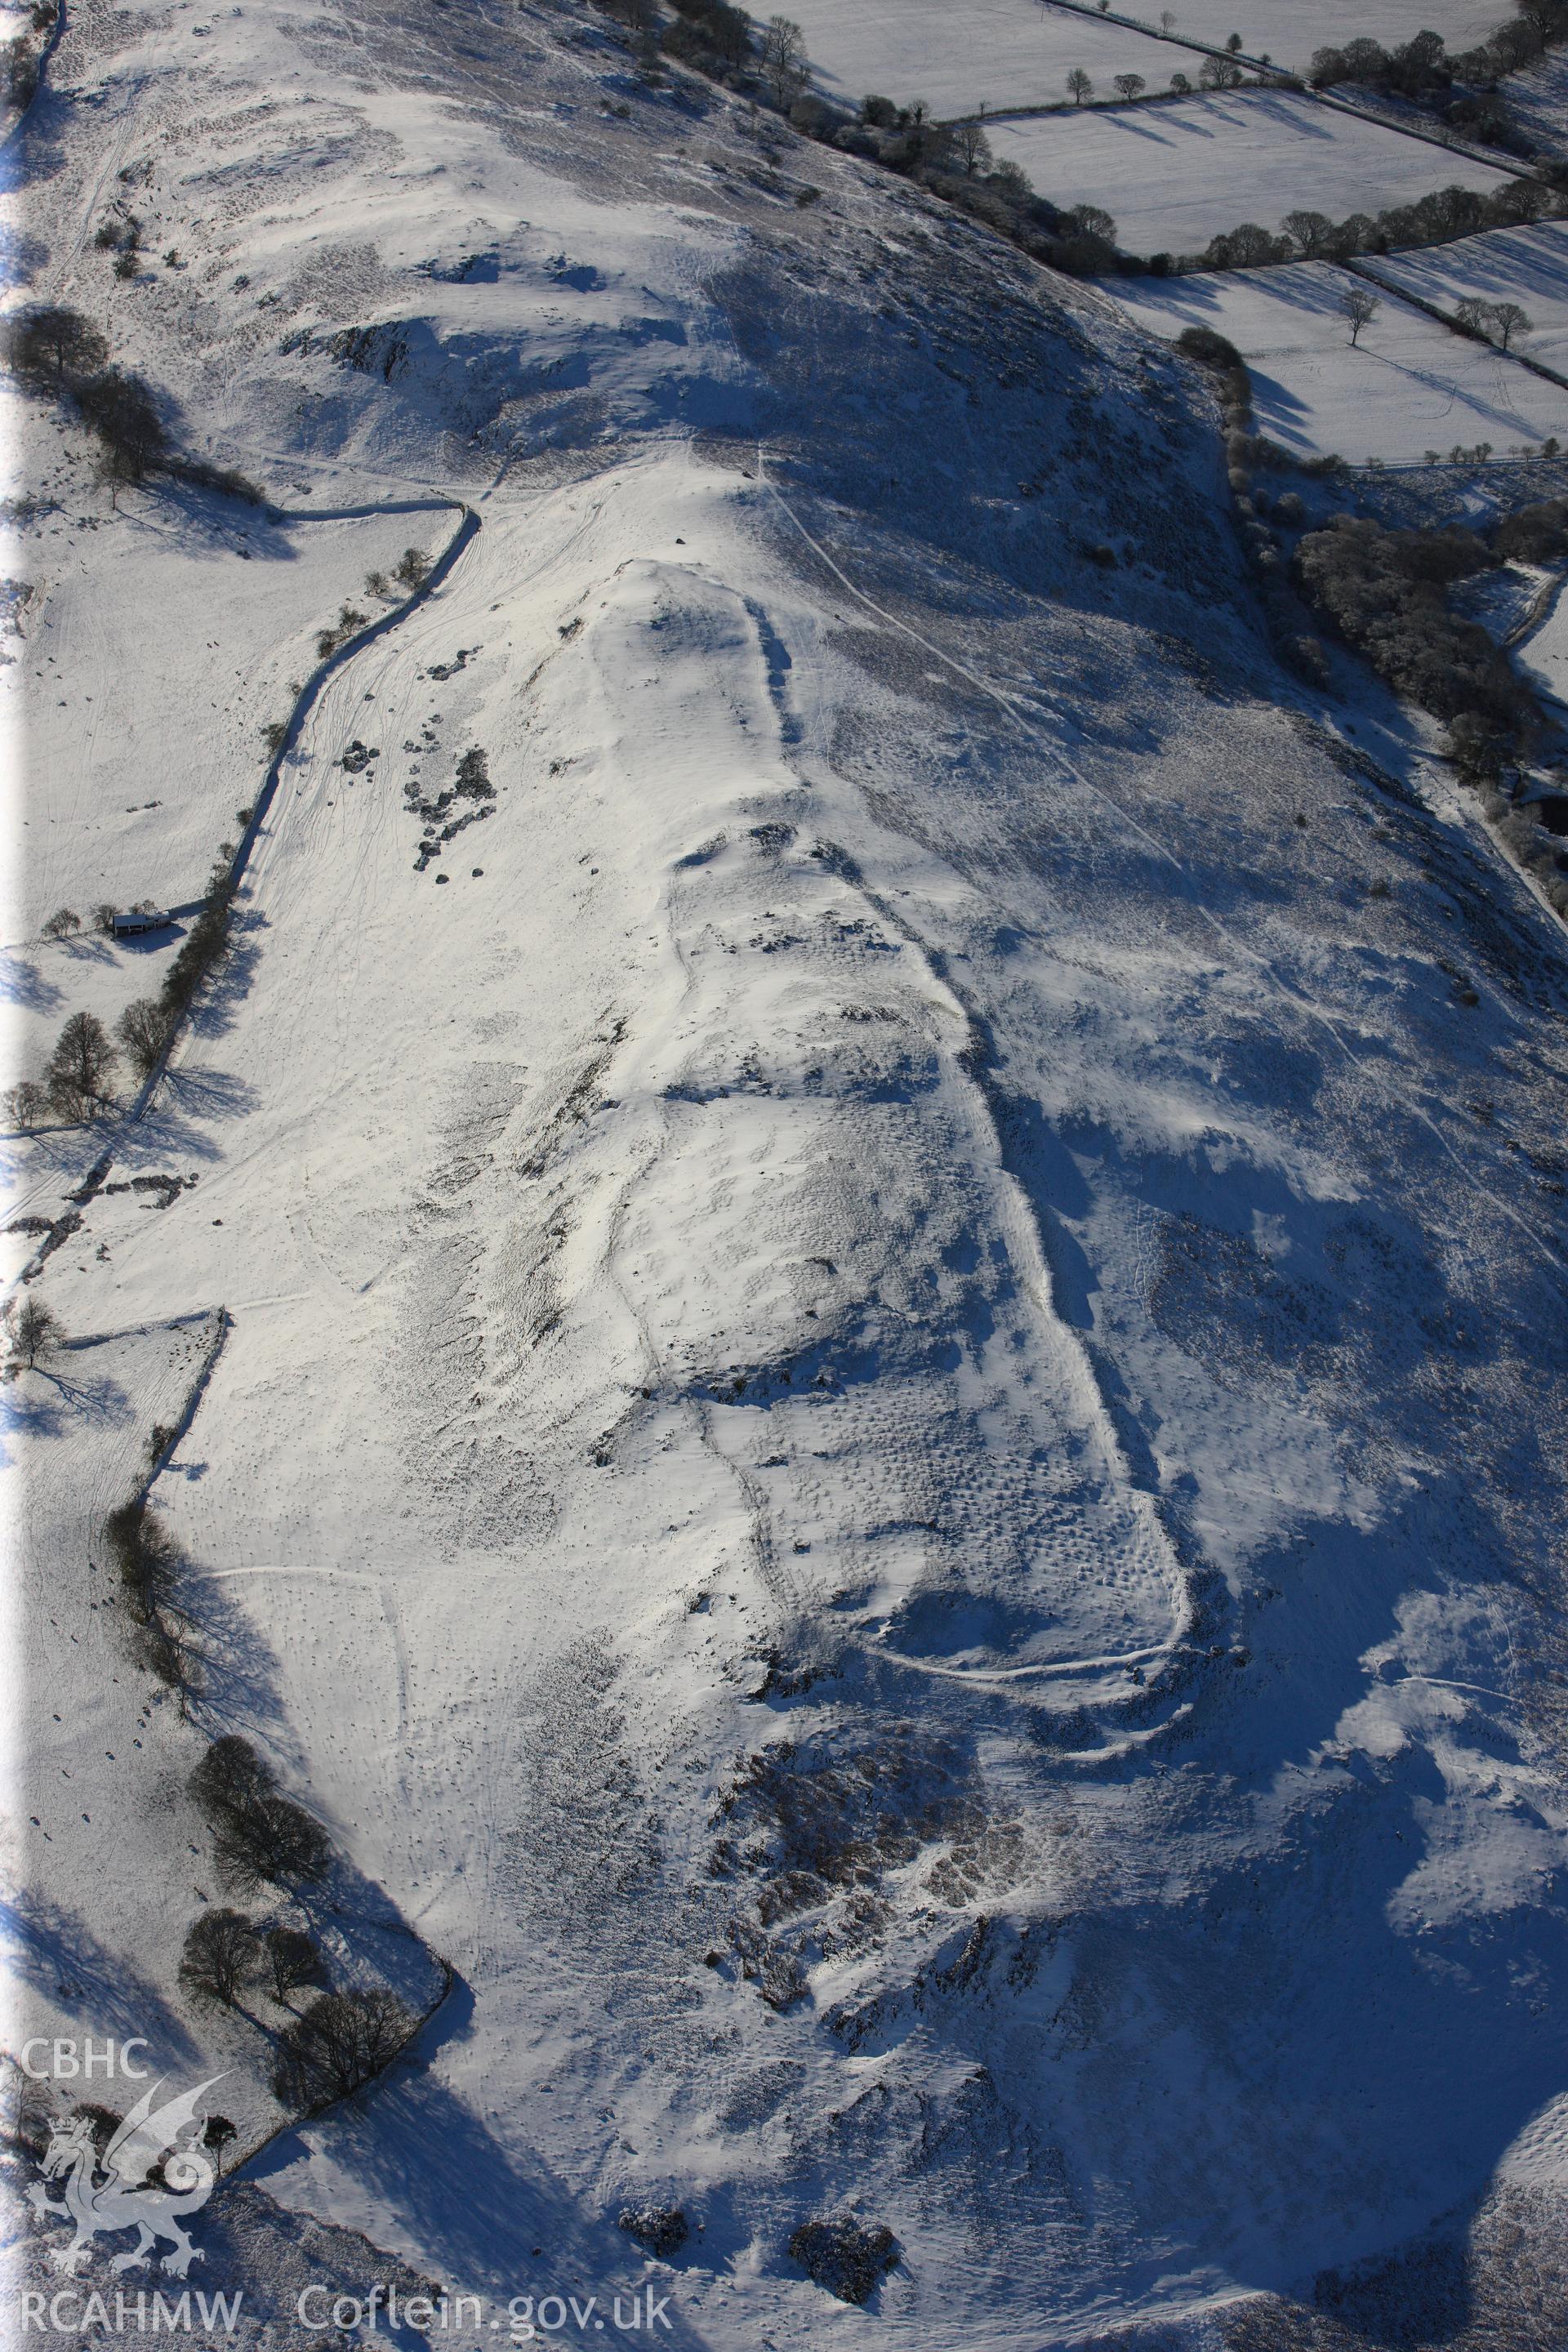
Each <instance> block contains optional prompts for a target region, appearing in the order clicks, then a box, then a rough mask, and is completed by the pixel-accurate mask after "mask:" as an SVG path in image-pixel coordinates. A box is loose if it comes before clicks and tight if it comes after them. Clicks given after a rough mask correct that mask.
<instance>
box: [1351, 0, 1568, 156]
mask: <svg viewBox="0 0 1568 2352" xmlns="http://www.w3.org/2000/svg"><path fill="white" fill-rule="evenodd" d="M1564 40H1568V0H1514V13H1513V15H1512V16H1511V17H1510V18H1509V19H1508V20H1507V21H1506V22H1505V23H1503V24H1501V25H1499V26H1497V27H1496V28H1495V29H1494V30H1493V31H1492V32H1491V33H1490V34H1489V35H1488V37H1487V38H1486V39H1485V40H1484V41H1482V42H1480V43H1479V44H1478V45H1477V47H1474V48H1470V49H1462V50H1459V51H1458V52H1457V53H1456V54H1455V55H1453V56H1450V55H1449V54H1448V51H1447V47H1446V45H1445V43H1444V40H1443V37H1442V35H1441V34H1440V33H1432V32H1420V33H1417V34H1416V35H1415V37H1414V38H1413V39H1411V40H1408V41H1406V42H1405V43H1404V44H1403V45H1402V46H1401V47H1397V48H1394V49H1385V48H1384V47H1383V44H1382V43H1381V42H1380V41H1374V40H1370V39H1367V38H1364V37H1363V38H1361V39H1358V40H1353V41H1347V42H1345V43H1344V44H1343V46H1342V47H1328V48H1321V49H1318V50H1316V51H1315V52H1314V54H1313V57H1312V62H1311V65H1310V68H1308V79H1309V80H1310V82H1311V84H1312V87H1313V88H1314V89H1332V88H1334V87H1335V86H1336V85H1342V84H1346V83H1352V84H1358V85H1359V86H1360V87H1362V88H1363V89H1375V90H1378V91H1380V92H1382V93H1383V94H1384V96H1385V97H1389V98H1396V99H1401V100H1405V102H1406V103H1407V104H1410V105H1415V106H1418V107H1420V108H1422V109H1423V110H1425V111H1426V112H1427V113H1429V114H1431V115H1432V116H1433V117H1434V119H1435V120H1436V121H1440V122H1444V123H1447V125H1449V127H1450V128H1452V129H1453V130H1455V131H1461V132H1463V133H1464V134H1465V135H1466V136H1467V137H1469V138H1472V139H1479V140H1484V141H1485V142H1488V144H1489V145H1492V146H1498V147H1505V148H1512V149H1515V150H1517V151H1518V152H1521V153H1529V152H1531V148H1530V145H1529V142H1528V141H1526V140H1525V139H1524V138H1523V137H1522V135H1521V132H1520V131H1519V129H1518V127H1517V125H1516V124H1515V123H1514V122H1513V121H1512V119H1511V117H1510V114H1509V111H1508V108H1507V105H1506V103H1505V102H1504V100H1503V99H1502V97H1501V95H1500V92H1499V89H1498V84H1499V83H1500V81H1501V80H1502V79H1503V78H1504V77H1505V76H1506V75H1508V74H1510V73H1516V72H1518V70H1519V69H1520V68H1521V66H1528V65H1531V64H1532V63H1533V62H1534V60H1535V59H1536V58H1539V57H1541V56H1542V55H1543V54H1544V53H1545V51H1546V50H1547V49H1548V48H1550V47H1552V45H1553V44H1555V43H1558V42H1561V41H1564Z"/></svg>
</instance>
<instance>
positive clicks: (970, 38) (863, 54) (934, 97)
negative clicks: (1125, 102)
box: [795, 0, 1196, 115]
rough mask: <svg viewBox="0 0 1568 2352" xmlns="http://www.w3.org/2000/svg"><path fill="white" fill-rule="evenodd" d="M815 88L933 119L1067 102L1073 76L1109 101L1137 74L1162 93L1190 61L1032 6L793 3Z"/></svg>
mask: <svg viewBox="0 0 1568 2352" xmlns="http://www.w3.org/2000/svg"><path fill="white" fill-rule="evenodd" d="M795 16H796V19H797V21H798V23H799V24H800V26H801V28H802V30H803V31H804V33H805V45H806V49H807V51H808V53H809V55H810V58H811V61H812V64H813V66H814V67H815V68H816V78H817V80H818V81H819V83H820V84H821V86H822V88H823V89H825V90H826V92H827V93H828V94H829V96H831V97H834V98H838V99H843V100H849V101H854V102H855V103H858V101H859V100H861V99H862V98H864V97H865V96H866V94H867V92H868V91H869V90H876V91H878V92H879V93H880V94H881V95H882V96H884V97H887V98H892V99H896V100H898V102H899V103H900V105H903V104H906V103H907V102H908V100H910V99H913V98H923V99H924V100H926V102H927V104H928V105H929V106H930V107H931V110H932V111H933V113H936V114H939V115H954V114H973V113H974V112H975V111H976V110H978V109H979V108H980V107H981V106H985V107H987V108H991V107H999V106H1008V105H1013V106H1041V105H1045V104H1047V102H1048V101H1050V100H1054V99H1064V98H1066V96H1067V94H1068V93H1067V78H1068V74H1069V73H1070V72H1071V71H1072V69H1073V68H1074V67H1075V66H1080V67H1081V68H1083V70H1084V71H1085V72H1086V73H1087V74H1089V76H1090V77H1091V78H1092V79H1093V80H1094V82H1095V83H1096V85H1097V87H1100V88H1102V89H1104V91H1105V93H1106V94H1107V95H1108V96H1109V95H1110V80H1111V76H1112V75H1113V74H1119V73H1135V74H1142V76H1143V79H1144V80H1145V81H1147V82H1148V83H1150V84H1151V86H1160V87H1163V85H1164V84H1165V83H1166V82H1168V81H1169V79H1170V78H1171V75H1172V74H1173V72H1174V71H1176V70H1177V69H1178V68H1181V67H1182V66H1183V65H1184V63H1188V64H1194V65H1195V63H1196V60H1195V59H1194V58H1192V54H1191V52H1190V51H1182V50H1179V49H1176V48H1173V47H1171V46H1170V45H1169V44H1168V43H1166V42H1163V41H1159V40H1154V39H1152V38H1150V37H1149V36H1147V35H1146V34H1143V33H1140V32H1135V31H1133V30H1132V29H1131V27H1130V26H1126V25H1116V24H1109V23H1104V22H1101V21H1100V19H1098V18H1095V17H1090V16H1075V15H1073V14H1072V13H1071V12H1070V11H1068V10H1067V9H1065V8H1051V7H1041V6H1040V5H1038V0H974V5H973V7H969V8H964V9H962V10H955V9H953V8H951V7H947V6H945V5H942V0H912V5H911V0H862V5H858V6H856V7H853V8H847V7H845V6H844V5H842V0H801V5H800V6H799V7H798V8H797V9H796V10H795Z"/></svg>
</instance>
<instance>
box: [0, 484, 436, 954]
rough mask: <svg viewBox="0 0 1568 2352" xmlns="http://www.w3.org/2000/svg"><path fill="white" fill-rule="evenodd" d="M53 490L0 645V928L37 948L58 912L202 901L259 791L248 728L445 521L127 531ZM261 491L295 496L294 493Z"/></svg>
mask: <svg viewBox="0 0 1568 2352" xmlns="http://www.w3.org/2000/svg"><path fill="white" fill-rule="evenodd" d="M57 480H58V489H59V490H60V491H64V492H65V493H66V495H65V499H64V501H63V504H62V505H61V506H56V505H53V504H51V505H50V507H49V508H48V509H47V510H45V511H43V512H42V513H40V514H39V516H38V517H37V520H36V521H35V522H33V523H32V524H31V525H30V526H28V527H26V528H24V529H23V530H21V531H19V532H18V533H17V535H16V541H15V551H16V553H15V559H14V560H15V562H17V563H19V564H20V565H21V566H22V567H23V568H24V570H25V572H26V578H27V580H28V583H29V584H30V585H31V586H32V588H33V591H34V593H33V596H32V598H31V600H30V602H29V604H28V606H27V609H26V645H25V647H24V646H22V645H21V644H19V642H18V641H17V640H16V639H12V640H11V651H12V652H13V654H15V655H16V660H15V661H14V662H13V663H12V665H11V666H10V667H8V668H6V669H5V670H4V671H0V692H4V694H5V698H6V703H5V705H0V724H4V725H5V727H6V730H7V733H8V737H9V740H10V741H11V743H12V745H13V748H14V752H15V756H14V758H13V759H12V760H11V761H9V762H8V763H7V782H6V787H5V800H4V803H0V808H3V818H0V821H3V822H4V824H5V832H6V835H7V837H8V838H9V839H12V840H18V839H19V840H20V841H21V843H22V845H23V847H24V850H25V855H24V856H22V857H20V858H18V859H17V860H16V861H15V862H14V864H13V865H12V866H11V868H10V871H9V874H8V877H7V887H8V891H9V893H10V894H11V895H10V896H9V899H8V903H7V905H6V908H5V916H4V928H5V938H6V940H7V941H9V942H11V943H13V945H14V946H15V945H16V944H19V943H21V942H32V943H33V946H34V948H35V950H36V948H37V931H38V926H39V924H40V923H41V922H43V921H44V919H46V918H47V916H48V915H50V914H51V913H52V912H53V911H54V909H55V908H57V907H61V906H68V907H71V908H74V909H75V910H76V912H77V913H79V915H81V916H82V917H83V918H84V919H85V918H86V916H87V915H88V912H89V908H91V907H93V906H94V905H95V904H97V903H98V902H99V901H100V900H102V901H110V902H112V903H113V904H114V905H115V906H119V907H130V906H134V905H135V904H136V903H137V902H138V901H139V900H141V899H142V898H152V899H153V900H154V901H155V902H156V904H157V905H159V906H161V907H169V906H176V905H179V904H181V903H182V902H184V901H185V900H188V899H191V898H196V897H199V895H200V893H201V890H202V888H203V887H204V885H205V880H206V875H207V869H208V867H209V866H211V864H212V861H213V856H214V854H215V852H216V849H217V846H218V844H219V843H220V842H221V841H223V840H226V839H229V840H232V839H234V838H235V837H236V832H237V828H236V825H235V821H234V819H235V811H236V810H237V808H241V807H244V806H246V805H247V804H248V803H250V802H251V801H253V800H254V799H255V797H256V793H257V788H258V785H259V783H260V781H261V776H262V772H263V771H264V769H265V767H266V764H267V751H266V746H265V744H264V742H263V740H262V735H261V730H262V727H263V726H264V725H265V724H266V723H267V722H268V720H269V719H281V718H285V717H286V716H287V715H288V711H289V704H290V702H291V700H292V696H291V695H290V693H289V685H290V682H291V681H292V682H294V683H295V685H296V690H297V685H298V682H299V681H300V680H302V679H303V678H304V677H307V676H308V675H309V673H310V670H311V669H312V668H313V667H314V666H315V661H316V652H315V642H316V636H317V633H318V631H320V630H321V628H323V627H325V626H327V625H329V624H331V622H333V621H335V620H336V618H337V615H338V613H339V611H340V609H341V607H342V604H343V603H344V601H345V600H347V601H349V602H351V603H353V604H354V607H355V609H356V610H359V611H362V612H365V613H367V614H372V615H374V614H375V613H377V612H379V611H382V610H384V609H385V607H384V605H382V604H378V603H377V602H376V600H374V598H368V597H367V596H366V595H365V593H364V579H365V574H366V573H367V572H371V571H382V572H386V571H390V569H391V568H392V567H393V566H394V565H395V563H396V562H397V561H398V559H399V557H400V556H401V555H402V553H403V551H404V549H405V547H407V546H409V545H410V544H413V545H416V546H418V547H419V548H421V550H427V549H430V548H432V547H434V546H436V545H437V544H439V543H440V541H442V540H444V539H445V538H446V537H447V534H448V532H449V529H450V517H449V516H447V514H445V513H442V512H437V513H435V514H432V513H430V512H429V511H418V510H415V511H412V512H410V513H407V514H404V515H386V516H379V517H370V518H363V519H360V518H356V519H354V520H344V521H324V520H323V521H317V520H309V521H306V520H299V521H281V522H277V521H273V520H269V519H268V516H267V515H266V514H265V513H262V512H258V510H256V509H251V508H247V507H246V506H244V505H242V504H240V503H238V502H237V501H234V500H215V499H208V498H205V497H194V496H193V497H186V498H179V499H170V500H167V501H164V502H161V503H160V504H159V505H158V506H155V507H153V506H149V505H147V503H146V502H145V501H142V502H141V504H142V511H134V510H132V512H130V513H128V514H127V516H126V518H125V520H124V522H123V523H122V524H121V523H120V522H119V521H117V520H104V519H102V518H100V517H99V516H97V515H84V514H80V513H73V512H72V511H71V500H70V498H69V493H68V490H67V487H66V483H65V481H64V480H63V479H58V478H54V477H52V476H51V475H50V474H49V473H47V472H46V473H44V474H43V476H42V486H43V488H44V490H45V493H46V495H49V494H51V493H52V492H54V491H55V489H56V488H57ZM268 489H269V491H270V493H271V495H272V496H273V497H275V498H278V499H279V501H280V503H287V504H288V505H289V506H293V505H295V504H296V503H297V501H298V492H297V490H296V489H295V488H294V487H293V485H292V484H291V483H289V482H287V481H279V480H277V479H276V478H275V479H274V480H273V481H271V482H269V483H268ZM319 503H322V504H325V503H328V501H326V500H321V501H319ZM241 565H244V566H245V567H246V569H245V571H244V572H243V573H241V572H240V566H241ZM231 576H232V577H236V578H237V577H243V579H244V582H245V587H244V589H243V591H240V590H237V589H236V588H234V587H232V586H231V585H230V579H231ZM55 688H58V691H56V690H54V689H55ZM7 706H9V707H7Z"/></svg>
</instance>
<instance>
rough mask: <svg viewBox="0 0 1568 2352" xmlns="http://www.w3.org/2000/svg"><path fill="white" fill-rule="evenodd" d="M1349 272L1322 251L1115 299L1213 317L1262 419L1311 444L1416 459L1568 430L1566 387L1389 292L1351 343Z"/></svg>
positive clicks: (1144, 318) (1129, 288) (1167, 316)
mask: <svg viewBox="0 0 1568 2352" xmlns="http://www.w3.org/2000/svg"><path fill="white" fill-rule="evenodd" d="M1351 284H1352V279H1351V278H1350V277H1349V276H1348V275H1347V273H1345V272H1344V271H1342V270H1339V269H1335V268H1332V267H1331V265H1330V264H1328V263H1326V262H1301V263H1298V264H1294V265H1291V266H1290V267H1288V268H1282V269H1256V270H1234V271H1217V272H1214V273H1210V274H1198V275H1194V276H1193V277H1190V278H1164V279H1156V278H1137V279H1131V280H1126V281H1122V282H1121V283H1119V284H1118V286H1117V288H1116V295H1117V299H1118V300H1119V301H1121V303H1122V304H1124V306H1125V307H1126V308H1127V310H1130V311H1131V313H1132V315H1133V317H1134V318H1135V319H1137V320H1139V322H1140V323H1141V324H1142V325H1143V326H1145V327H1147V328H1149V329H1150V330H1151V331H1152V332H1153V333H1155V334H1158V335H1162V336H1165V337H1168V338H1173V337H1175V336H1176V335H1179V334H1180V333H1181V331H1182V330H1183V329H1184V327H1193V326H1205V327H1215V328H1217V329H1218V331H1219V332H1220V333H1221V334H1222V335H1226V336H1228V338H1229V339H1230V341H1232V342H1233V343H1234V344H1235V345H1236V347H1237V350H1238V351H1239V352H1241V353H1242V356H1243V357H1244V358H1245V359H1246V361H1247V365H1248V367H1249V369H1250V371H1251V374H1252V393H1253V403H1254V407H1255V410H1256V413H1257V417H1258V425H1259V427H1260V428H1261V430H1262V431H1263V432H1265V433H1267V434H1268V436H1270V438H1271V439H1273V440H1276V441H1279V442H1281V443H1282V444H1283V445H1284V446H1285V447H1286V448H1288V449H1293V450H1297V451H1299V452H1300V453H1301V454H1302V455H1303V456H1314V457H1322V456H1327V455H1330V454H1337V455H1338V456H1340V457H1345V458H1348V459H1349V460H1350V462H1351V463H1352V465H1361V464H1363V463H1364V462H1365V461H1366V460H1367V459H1368V458H1373V457H1375V458H1377V459H1379V460H1381V462H1382V463H1383V464H1384V465H1389V466H1401V465H1418V464H1419V463H1420V462H1421V460H1422V458H1423V457H1424V456H1425V454H1426V451H1427V450H1429V449H1436V450H1437V451H1438V452H1439V453H1440V454H1442V455H1444V456H1446V455H1447V452H1448V450H1449V449H1450V448H1451V447H1452V446H1454V445H1455V444H1456V443H1458V444H1461V445H1463V446H1465V447H1467V448H1468V447H1471V446H1474V445H1475V444H1476V443H1477V442H1479V441H1486V442H1489V443H1490V445H1491V446H1492V447H1493V448H1494V449H1496V450H1498V451H1499V452H1503V451H1506V450H1509V449H1512V448H1514V447H1516V446H1519V445H1520V444H1521V443H1524V442H1531V443H1535V442H1540V441H1542V440H1545V439H1546V438H1548V436H1552V437H1554V438H1556V439H1557V440H1559V441H1562V440H1563V439H1565V438H1568V391H1564V390H1563V389H1562V388H1561V387H1560V386H1559V385H1557V384H1554V383H1547V382H1545V381H1543V380H1542V378H1541V377H1540V376H1537V375H1532V374H1531V373H1530V371H1529V370H1528V369H1527V368H1521V367H1520V366H1518V365H1517V364H1516V363H1515V362H1513V361H1511V360H1509V359H1507V358H1505V357H1504V356H1503V354H1502V353H1501V352H1496V351H1493V350H1491V349H1489V347H1488V346H1487V345H1485V344H1481V343H1475V342H1471V341H1468V339H1467V338H1466V337H1464V336H1460V335H1455V334H1451V333H1450V332H1449V331H1448V330H1447V328H1446V327H1442V326H1439V325H1438V323H1437V322H1436V320H1434V319H1428V318H1426V317H1425V316H1424V315H1423V314H1422V313H1421V312H1420V311H1419V310H1411V309H1410V308H1409V307H1408V306H1407V305H1406V304H1405V303H1402V302H1400V301H1398V300H1397V299H1395V298H1394V297H1393V296H1385V297H1384V299H1383V305H1382V308H1381V310H1379V312H1378V314H1377V316H1376V317H1375V318H1374V319H1373V320H1372V322H1371V324H1370V325H1369V326H1366V327H1363V330H1362V332H1361V337H1360V340H1359V342H1358V344H1357V346H1356V348H1355V349H1354V350H1352V348H1351V345H1350V330H1349V328H1348V326H1347V324H1346V321H1345V318H1344V314H1343V311H1342V308H1341V304H1342V300H1343V297H1344V294H1345V291H1346V289H1347V288H1348V287H1349V286H1350V285H1351Z"/></svg>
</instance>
